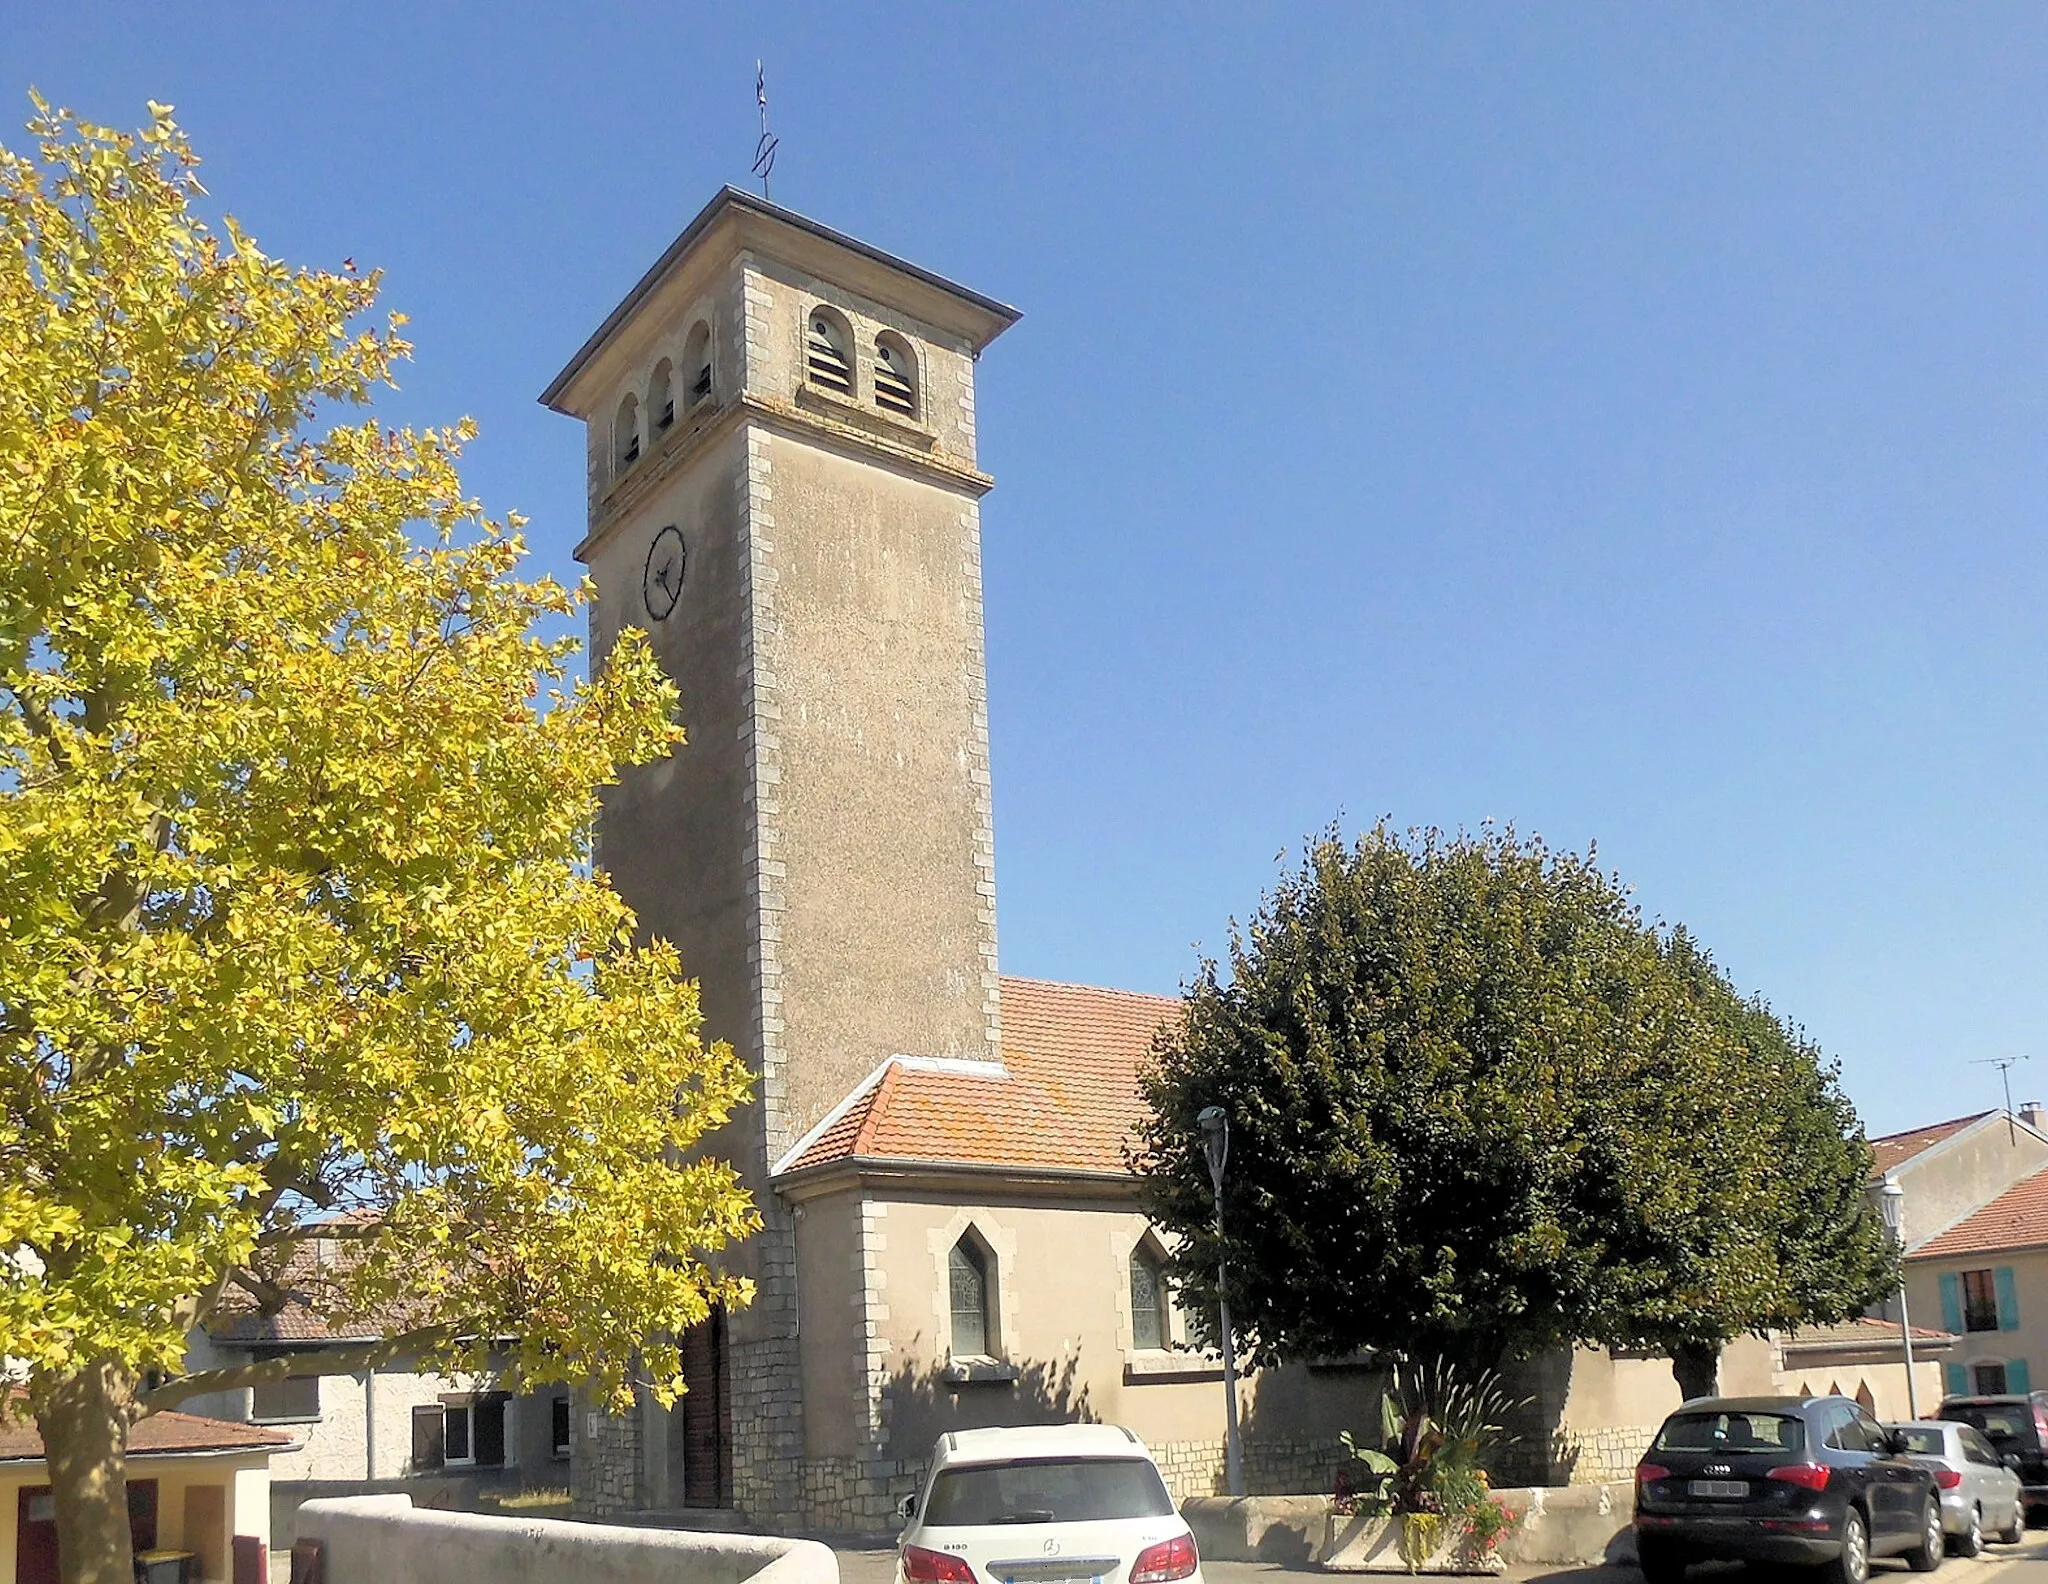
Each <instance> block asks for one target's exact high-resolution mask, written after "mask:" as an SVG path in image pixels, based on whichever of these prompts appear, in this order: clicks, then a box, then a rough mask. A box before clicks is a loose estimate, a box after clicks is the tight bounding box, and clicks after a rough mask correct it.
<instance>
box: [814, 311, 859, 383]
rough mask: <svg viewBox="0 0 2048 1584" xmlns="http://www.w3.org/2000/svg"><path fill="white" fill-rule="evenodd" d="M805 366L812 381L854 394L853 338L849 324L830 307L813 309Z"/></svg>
mask: <svg viewBox="0 0 2048 1584" xmlns="http://www.w3.org/2000/svg"><path fill="white" fill-rule="evenodd" d="M804 367H805V368H806V369H807V370H808V371H809V373H810V376H811V383H812V384H813V385H822V386H824V387H825V389H827V390H831V391H837V392H838V393H839V394H840V395H842V396H851V395H852V394H853V338H852V337H851V336H849V335H848V334H847V333H846V324H845V322H844V321H843V320H841V319H840V318H839V316H838V315H837V314H835V313H833V312H832V311H831V310H830V309H826V308H814V309H812V310H811V319H810V328H809V330H808V331H807V332H806V334H805V336H804Z"/></svg>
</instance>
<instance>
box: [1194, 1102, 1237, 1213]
mask: <svg viewBox="0 0 2048 1584" xmlns="http://www.w3.org/2000/svg"><path fill="white" fill-rule="evenodd" d="M1195 1125H1196V1126H1197V1127H1199V1128H1200V1129H1201V1130H1202V1153H1203V1154H1204V1155H1206V1156H1207V1157H1208V1159H1209V1181H1210V1182H1211V1183H1213V1184H1214V1185H1215V1187H1216V1191H1217V1192H1218V1193H1219V1194H1220V1193H1222V1192H1223V1164H1224V1162H1225V1161H1227V1160H1229V1159H1230V1114H1229V1113H1228V1112H1227V1111H1225V1110H1224V1109H1223V1107H1221V1106H1213V1105H1212V1106H1204V1107H1202V1109H1201V1110H1200V1111H1199V1112H1198V1113H1197V1114H1196V1116H1195Z"/></svg>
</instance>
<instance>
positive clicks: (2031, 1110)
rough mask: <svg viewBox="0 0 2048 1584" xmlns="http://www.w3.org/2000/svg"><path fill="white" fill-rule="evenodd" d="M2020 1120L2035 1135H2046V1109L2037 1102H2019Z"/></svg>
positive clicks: (2047, 1121) (2047, 1122)
mask: <svg viewBox="0 0 2048 1584" xmlns="http://www.w3.org/2000/svg"><path fill="white" fill-rule="evenodd" d="M2020 1120H2021V1121H2022V1122H2024V1123H2026V1125H2027V1126H2028V1127H2030V1128H2032V1129H2033V1130H2034V1131H2035V1132H2036V1133H2043V1134H2048V1108H2044V1107H2043V1106H2042V1104H2041V1102H2040V1101H2038V1100H2022V1101H2021V1102H2020Z"/></svg>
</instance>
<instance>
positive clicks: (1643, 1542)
mask: <svg viewBox="0 0 2048 1584" xmlns="http://www.w3.org/2000/svg"><path fill="white" fill-rule="evenodd" d="M1636 1565H1637V1566H1638V1567H1640V1568H1641V1569H1642V1570H1643V1580H1644V1584H1683V1580H1684V1578H1685V1553H1684V1552H1682V1551H1680V1550H1679V1549H1678V1547H1676V1546H1674V1545H1672V1544H1671V1543H1670V1542H1669V1541H1668V1540H1649V1539H1643V1538H1638V1539H1637V1541H1636Z"/></svg>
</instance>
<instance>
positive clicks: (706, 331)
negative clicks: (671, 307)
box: [683, 323, 711, 409]
mask: <svg viewBox="0 0 2048 1584" xmlns="http://www.w3.org/2000/svg"><path fill="white" fill-rule="evenodd" d="M683 372H684V374H685V375H686V376H687V377H688V379H689V381H690V388H689V392H688V394H687V396H686V398H685V400H684V402H683V406H684V407H685V409H688V408H691V407H694V406H696V405H697V403H699V402H700V401H703V400H704V399H705V398H706V397H708V396H709V395H710V394H711V327H710V326H709V325H706V324H703V323H699V324H698V325H696V326H695V327H694V328H693V329H692V330H691V331H690V339H689V340H688V341H686V342H685V343H684V344H683Z"/></svg>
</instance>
